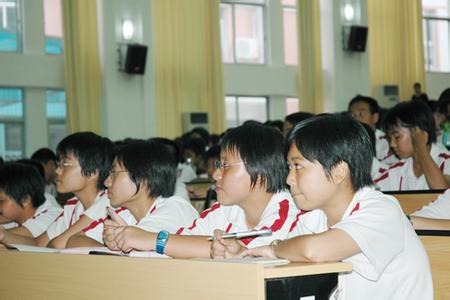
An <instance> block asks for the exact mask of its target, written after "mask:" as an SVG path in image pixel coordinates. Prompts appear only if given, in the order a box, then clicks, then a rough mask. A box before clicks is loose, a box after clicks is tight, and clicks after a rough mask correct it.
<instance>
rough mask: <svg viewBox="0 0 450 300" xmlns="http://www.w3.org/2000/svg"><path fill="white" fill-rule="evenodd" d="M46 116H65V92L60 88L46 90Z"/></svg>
mask: <svg viewBox="0 0 450 300" xmlns="http://www.w3.org/2000/svg"><path fill="white" fill-rule="evenodd" d="M45 94H46V103H47V118H60V119H65V118H66V93H65V92H64V91H61V90H47V91H46V92H45Z"/></svg>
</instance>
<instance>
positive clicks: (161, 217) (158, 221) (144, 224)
mask: <svg viewBox="0 0 450 300" xmlns="http://www.w3.org/2000/svg"><path fill="white" fill-rule="evenodd" d="M107 206H110V204H109V201H107V203H106V205H105V203H98V204H97V205H96V206H95V207H94V206H92V209H89V210H88V211H86V213H85V214H86V215H87V216H88V217H89V218H91V219H92V220H95V221H93V222H92V223H91V224H89V226H87V227H86V228H84V229H83V232H84V233H85V234H86V236H88V237H90V238H92V239H94V240H96V241H97V242H99V243H102V244H103V227H104V226H103V223H104V221H105V220H106V219H107V215H106V207H107ZM114 210H115V211H116V213H117V214H118V215H119V216H120V217H121V218H122V219H123V220H124V221H125V222H126V223H127V224H128V225H131V226H135V227H138V228H141V229H143V230H146V231H149V232H159V231H161V230H167V231H169V232H170V233H175V232H176V231H177V229H178V228H180V227H182V226H186V225H188V224H191V223H192V221H193V220H194V219H195V218H197V217H198V213H197V211H196V210H195V209H194V208H193V207H192V205H191V204H190V202H188V201H186V199H183V198H181V197H178V196H172V197H169V198H164V197H158V198H156V199H155V202H154V203H153V205H152V206H151V207H150V209H149V210H148V212H147V214H146V215H145V217H144V218H142V219H141V220H140V221H139V222H137V220H136V219H135V217H134V216H133V214H132V213H131V212H130V211H129V210H128V209H126V208H123V207H120V208H115V209H114Z"/></svg>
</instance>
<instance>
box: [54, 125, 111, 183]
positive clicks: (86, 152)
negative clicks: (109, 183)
mask: <svg viewBox="0 0 450 300" xmlns="http://www.w3.org/2000/svg"><path fill="white" fill-rule="evenodd" d="M113 153H114V144H113V143H112V142H111V141H110V140H109V139H108V138H105V137H101V136H99V135H97V134H95V133H93V132H88V131H85V132H76V133H73V134H71V135H68V136H66V137H65V138H64V139H63V140H62V141H61V142H59V144H58V146H57V147H56V156H57V157H58V159H62V158H64V157H67V156H68V155H70V154H72V155H73V156H75V157H76V159H77V160H78V162H79V163H80V166H81V174H82V175H83V176H90V175H91V174H93V173H95V172H96V171H98V175H99V176H98V181H97V188H98V189H100V190H103V189H105V186H104V181H105V180H106V178H107V177H108V175H109V170H110V169H111V163H112V157H113Z"/></svg>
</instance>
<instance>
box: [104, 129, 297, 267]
mask: <svg viewBox="0 0 450 300" xmlns="http://www.w3.org/2000/svg"><path fill="white" fill-rule="evenodd" d="M286 174H287V170H286V161H285V158H284V146H283V137H282V135H281V134H280V133H279V132H277V131H276V130H275V129H272V128H268V127H265V126H263V125H257V124H248V125H243V126H240V127H237V128H235V129H233V130H231V131H229V132H228V133H227V134H226V135H225V136H224V137H223V140H222V142H221V152H220V161H218V162H217V170H216V171H215V173H214V179H215V180H216V191H217V200H218V203H216V204H214V205H213V206H212V207H211V208H210V209H208V210H205V211H204V212H203V213H202V214H201V215H200V218H198V219H196V220H195V221H194V222H193V223H192V225H191V226H189V227H186V228H180V230H178V235H173V234H170V235H169V234H168V233H167V232H165V231H160V232H159V233H157V232H155V233H150V232H146V231H144V230H139V229H136V228H130V230H129V231H128V230H125V229H123V226H120V225H119V224H117V223H115V222H112V221H109V220H106V221H105V225H106V226H108V227H107V228H106V230H105V231H104V233H103V237H104V240H105V242H106V245H107V246H108V247H110V248H112V249H116V248H118V249H121V250H123V251H129V250H131V249H136V250H155V249H156V251H157V252H158V253H164V254H166V255H168V256H171V257H177V258H192V257H204V258H208V257H210V251H211V244H212V242H211V241H208V239H207V237H208V236H212V235H213V233H214V230H215V229H219V230H222V231H224V232H239V231H247V230H250V229H262V228H270V229H272V231H273V234H272V236H269V237H257V238H248V239H244V240H242V245H245V247H250V248H251V247H256V246H259V245H265V244H268V243H270V242H271V241H272V240H274V239H283V238H285V237H286V236H287V234H288V231H289V226H290V225H291V223H292V221H293V220H294V219H295V215H296V213H297V208H296V207H295V204H294V203H293V201H292V198H291V195H290V194H289V193H288V192H287V191H286V190H285V182H284V181H285V178H286ZM125 228H127V227H125ZM157 243H158V246H157ZM234 243H235V245H234V246H236V247H239V248H240V247H244V246H241V244H238V243H237V242H234Z"/></svg>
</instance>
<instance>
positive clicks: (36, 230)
mask: <svg viewBox="0 0 450 300" xmlns="http://www.w3.org/2000/svg"><path fill="white" fill-rule="evenodd" d="M61 212H62V209H61V208H58V207H54V206H51V205H49V206H48V207H47V208H45V209H44V210H43V211H42V212H40V213H38V214H37V215H36V216H34V217H32V218H30V219H28V220H27V221H26V222H25V223H23V224H22V226H24V227H25V228H27V229H28V230H29V231H30V232H31V234H32V235H33V237H37V236H39V235H41V234H42V233H44V232H45V231H46V230H47V229H48V228H49V226H50V225H51V224H52V223H53V222H54V221H55V220H56V218H57V217H58V216H59V215H60V214H61Z"/></svg>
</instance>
